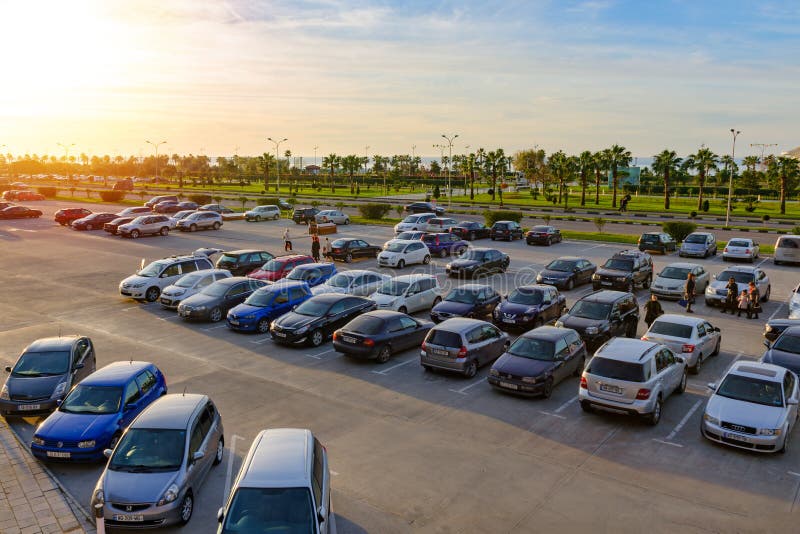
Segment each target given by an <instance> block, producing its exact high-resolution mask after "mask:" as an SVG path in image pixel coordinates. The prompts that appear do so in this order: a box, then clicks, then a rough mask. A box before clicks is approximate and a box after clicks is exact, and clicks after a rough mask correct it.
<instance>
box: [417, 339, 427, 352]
mask: <svg viewBox="0 0 800 534" xmlns="http://www.w3.org/2000/svg"><path fill="white" fill-rule="evenodd" d="M419 348H421V349H422V350H428V345H427V344H426V343H425V342H424V341H423V342H422V345H420V347H419Z"/></svg>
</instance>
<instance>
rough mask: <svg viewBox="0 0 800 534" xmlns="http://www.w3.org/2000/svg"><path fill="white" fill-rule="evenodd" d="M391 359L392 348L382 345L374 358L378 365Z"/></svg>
mask: <svg viewBox="0 0 800 534" xmlns="http://www.w3.org/2000/svg"><path fill="white" fill-rule="evenodd" d="M391 357H392V348H391V347H390V346H389V345H384V346H382V347H381V349H380V350H379V351H378V355H377V356H375V361H376V362H378V363H386V362H388V361H389V358H391Z"/></svg>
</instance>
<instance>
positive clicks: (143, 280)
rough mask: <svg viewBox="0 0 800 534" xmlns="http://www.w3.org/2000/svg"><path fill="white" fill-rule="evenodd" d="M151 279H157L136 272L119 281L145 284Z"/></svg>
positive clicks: (121, 283)
mask: <svg viewBox="0 0 800 534" xmlns="http://www.w3.org/2000/svg"><path fill="white" fill-rule="evenodd" d="M151 280H158V278H156V277H155V276H139V275H138V274H132V275H130V276H129V277H127V278H125V279H123V280H122V282H120V285H123V286H124V285H129V284H130V285H133V284H138V283H142V284H146V283H147V282H149V281H151Z"/></svg>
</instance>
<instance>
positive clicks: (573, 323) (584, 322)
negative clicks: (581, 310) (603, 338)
mask: <svg viewBox="0 0 800 534" xmlns="http://www.w3.org/2000/svg"><path fill="white" fill-rule="evenodd" d="M559 321H561V322H562V323H564V326H565V327H567V328H573V329H575V330H578V331H579V332H583V331H584V330H586V329H587V328H588V327H590V326H596V327H598V328H600V329H602V328H604V327H605V326H606V320H605V319H587V318H585V317H575V316H574V315H565V316H563V317H562V318H561V319H559Z"/></svg>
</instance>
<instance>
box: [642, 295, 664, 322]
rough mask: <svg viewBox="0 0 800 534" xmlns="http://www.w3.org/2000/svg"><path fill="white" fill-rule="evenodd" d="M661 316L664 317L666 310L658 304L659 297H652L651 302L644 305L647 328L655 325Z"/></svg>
mask: <svg viewBox="0 0 800 534" xmlns="http://www.w3.org/2000/svg"><path fill="white" fill-rule="evenodd" d="M660 315H664V310H663V309H662V308H661V303H660V302H658V297H656V296H655V295H650V300H648V301H647V302H646V303H645V304H644V322H645V323H647V327H648V328H650V325H652V324H653V321H655V320H656V319H657V318H658V317H659V316H660Z"/></svg>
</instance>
